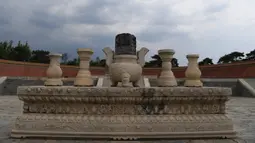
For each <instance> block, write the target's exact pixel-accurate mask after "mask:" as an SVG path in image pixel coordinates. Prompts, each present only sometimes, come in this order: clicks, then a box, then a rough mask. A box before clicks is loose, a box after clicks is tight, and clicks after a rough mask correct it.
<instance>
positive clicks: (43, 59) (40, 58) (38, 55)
mask: <svg viewBox="0 0 255 143" xmlns="http://www.w3.org/2000/svg"><path fill="white" fill-rule="evenodd" d="M49 54H50V52H49V51H44V50H34V51H32V56H31V58H30V61H31V62H37V63H49V62H50V59H49V56H48V55H49Z"/></svg>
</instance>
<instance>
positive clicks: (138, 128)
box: [15, 114, 233, 132]
mask: <svg viewBox="0 0 255 143" xmlns="http://www.w3.org/2000/svg"><path fill="white" fill-rule="evenodd" d="M15 128H16V129H26V130H35V129H36V130H40V131H45V130H46V131H47V130H50V131H63V130H65V131H75V132H79V131H80V132H81V131H86V132H191V131H192V132H195V131H218V130H225V131H231V130H232V129H233V126H232V124H231V120H230V119H229V118H228V117H226V116H224V115H201V116H199V115H193V116H192V115H181V116H179V115H175V116H160V115H159V116H79V115H72V116H68V115H41V114H37V115H23V116H21V117H19V118H18V119H17V121H16V124H15Z"/></svg>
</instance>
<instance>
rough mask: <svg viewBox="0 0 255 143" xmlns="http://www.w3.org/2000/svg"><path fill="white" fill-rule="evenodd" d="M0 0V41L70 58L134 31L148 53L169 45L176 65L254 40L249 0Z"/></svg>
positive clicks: (97, 50) (243, 48)
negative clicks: (80, 50) (195, 55)
mask: <svg viewBox="0 0 255 143" xmlns="http://www.w3.org/2000/svg"><path fill="white" fill-rule="evenodd" d="M0 2H2V3H5V5H4V6H0V40H1V41H3V40H14V41H18V40H21V41H24V42H25V41H28V42H29V44H30V45H31V47H32V48H33V49H45V50H50V51H52V52H60V53H64V52H67V53H69V55H70V57H71V58H74V57H76V56H77V54H76V49H77V48H82V47H84V48H86V47H88V48H93V50H94V51H95V54H94V55H93V56H94V57H97V56H100V57H104V55H103V52H102V48H103V47H106V46H111V47H112V48H113V49H114V37H115V35H116V34H118V33H122V32H130V33H132V34H135V35H136V36H137V39H138V47H139V48H140V47H144V46H146V47H148V48H149V49H150V53H149V55H148V57H149V56H150V55H153V54H155V53H157V50H158V49H159V48H173V49H174V50H175V51H176V54H175V57H176V58H178V59H179V62H180V63H181V64H182V65H185V64H186V62H187V60H186V58H185V56H186V54H188V53H198V54H200V55H201V59H202V58H205V57H212V58H214V60H215V61H217V60H218V58H219V57H220V56H222V55H224V54H227V53H229V52H231V51H233V50H237V51H238V50H239V51H243V52H249V51H251V50H252V49H254V48H253V47H254V45H255V42H254V40H253V38H252V37H254V36H255V34H254V33H255V32H254V31H255V28H254V26H252V24H253V23H252V21H251V20H252V19H254V18H255V16H253V15H250V13H252V12H253V11H251V9H253V8H252V4H253V1H252V0H246V1H244V2H242V3H240V1H238V0H232V1H231V3H230V1H227V0H220V1H218V0H213V1H210V2H209V1H202V2H201V1H199V0H194V1H192V2H191V1H189V0H184V1H179V0H162V1H161V2H158V1H138V0H129V1H118V0H93V1H89V0H73V1H68V0H54V1H50V0H44V1H34V0H23V1H22V3H20V2H17V1H16V0H8V1H4V0H0ZM249 9H250V10H249ZM241 45H242V46H241ZM218 49H220V50H218Z"/></svg>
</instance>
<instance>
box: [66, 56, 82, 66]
mask: <svg viewBox="0 0 255 143" xmlns="http://www.w3.org/2000/svg"><path fill="white" fill-rule="evenodd" d="M66 64H67V65H73V66H77V65H79V64H80V59H79V58H78V59H77V58H74V59H73V60H70V61H67V63H66Z"/></svg>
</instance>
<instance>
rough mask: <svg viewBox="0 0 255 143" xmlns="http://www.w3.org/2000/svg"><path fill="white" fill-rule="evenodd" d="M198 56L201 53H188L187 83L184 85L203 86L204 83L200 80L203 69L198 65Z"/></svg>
mask: <svg viewBox="0 0 255 143" xmlns="http://www.w3.org/2000/svg"><path fill="white" fill-rule="evenodd" d="M198 58H199V55H197V54H190V55H187V59H188V61H189V63H188V67H187V70H186V71H185V76H186V79H185V83H184V86H188V87H201V86H203V83H202V82H201V80H200V77H201V71H200V69H199V67H198V63H197V61H198Z"/></svg>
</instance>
